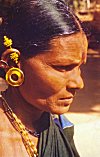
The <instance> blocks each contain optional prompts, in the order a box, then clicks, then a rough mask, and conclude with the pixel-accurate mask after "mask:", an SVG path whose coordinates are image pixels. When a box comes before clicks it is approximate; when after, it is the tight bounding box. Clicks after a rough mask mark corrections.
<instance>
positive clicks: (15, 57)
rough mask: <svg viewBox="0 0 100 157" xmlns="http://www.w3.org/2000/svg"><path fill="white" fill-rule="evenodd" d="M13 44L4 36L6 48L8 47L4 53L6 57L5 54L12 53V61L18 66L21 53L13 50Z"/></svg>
mask: <svg viewBox="0 0 100 157" xmlns="http://www.w3.org/2000/svg"><path fill="white" fill-rule="evenodd" d="M12 44H13V42H12V39H9V38H8V37H7V36H4V46H5V47H7V50H6V51H5V52H4V55H5V53H6V54H9V52H10V55H9V57H10V59H11V60H13V62H15V63H16V64H18V61H19V57H20V52H19V51H18V50H17V49H15V48H12ZM6 56H7V55H6Z"/></svg>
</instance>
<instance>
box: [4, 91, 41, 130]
mask: <svg viewBox="0 0 100 157" xmlns="http://www.w3.org/2000/svg"><path fill="white" fill-rule="evenodd" d="M5 99H6V101H7V102H8V104H9V106H10V107H11V109H12V110H13V112H14V113H15V114H16V115H17V117H18V118H19V119H20V120H21V121H22V123H23V124H24V125H25V126H26V128H29V129H31V130H33V131H34V130H40V129H39V126H38V125H39V124H41V121H42V119H43V118H42V117H43V116H42V115H43V111H41V110H39V109H37V108H36V107H34V106H33V105H31V104H29V103H28V102H26V101H25V100H24V98H23V97H22V95H21V94H20V92H19V90H18V88H9V89H8V90H7V92H6V93H5Z"/></svg>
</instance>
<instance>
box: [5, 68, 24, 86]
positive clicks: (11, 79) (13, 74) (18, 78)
mask: <svg viewBox="0 0 100 157" xmlns="http://www.w3.org/2000/svg"><path fill="white" fill-rule="evenodd" d="M6 81H7V83H8V84H9V85H11V86H14V87H18V86H20V85H21V84H22V83H23V82H24V73H23V72H22V70H20V69H19V68H15V67H13V68H10V69H9V70H8V71H7V73H6Z"/></svg>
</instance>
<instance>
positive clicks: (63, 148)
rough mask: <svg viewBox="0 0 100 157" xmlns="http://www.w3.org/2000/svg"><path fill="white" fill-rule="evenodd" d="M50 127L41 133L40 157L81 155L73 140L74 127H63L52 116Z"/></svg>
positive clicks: (77, 156) (75, 156)
mask: <svg viewBox="0 0 100 157" xmlns="http://www.w3.org/2000/svg"><path fill="white" fill-rule="evenodd" d="M49 120H50V121H49V122H50V123H49V127H48V129H46V130H44V131H43V132H42V133H41V135H40V140H39V157H79V154H78V152H77V150H76V148H75V145H74V141H73V128H66V129H64V130H63V129H61V128H60V127H59V126H58V125H56V124H55V122H54V120H53V119H52V117H51V116H50V119H49Z"/></svg>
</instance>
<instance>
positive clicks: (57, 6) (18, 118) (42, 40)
mask: <svg viewBox="0 0 100 157" xmlns="http://www.w3.org/2000/svg"><path fill="white" fill-rule="evenodd" d="M1 4H2V5H0V6H2V7H1V12H3V11H4V10H6V11H7V12H4V13H2V14H1V15H2V19H3V20H2V21H3V22H2V24H1V26H0V40H1V42H0V44H1V45H0V52H1V61H0V67H1V68H0V69H1V70H0V71H1V77H2V78H3V79H2V83H3V87H2V90H1V91H2V92H1V105H0V106H1V110H0V115H1V120H0V123H1V129H0V134H1V135H0V137H1V146H0V147H1V149H0V151H1V152H0V154H1V156H2V157H8V156H10V157H13V156H16V157H19V156H21V157H22V156H23V157H28V156H31V157H35V156H38V157H79V155H78V153H77V151H76V148H75V145H74V142H73V130H72V129H73V126H72V124H71V123H70V122H69V121H67V120H65V119H64V117H63V116H62V114H63V113H66V112H67V111H68V109H69V107H70V104H71V103H72V101H73V98H74V96H75V92H76V90H77V89H81V88H83V80H82V78H81V72H80V66H81V65H82V64H83V63H85V62H86V53H87V39H86V36H85V34H84V32H83V30H82V28H81V26H80V23H79V21H78V20H77V18H76V17H75V16H74V15H73V14H72V13H71V12H70V11H69V9H68V7H67V6H66V5H65V3H64V1H61V0H41V1H40V0H37V1H36V0H25V1H16V2H14V1H12V2H10V3H8V6H9V7H7V5H5V4H4V3H2V2H1ZM13 47H14V48H13ZM7 86H8V88H7ZM4 87H5V89H4ZM6 88H7V89H6ZM4 90H5V91H4ZM55 115H59V116H55ZM66 124H67V125H66ZM24 146H25V147H24Z"/></svg>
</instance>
